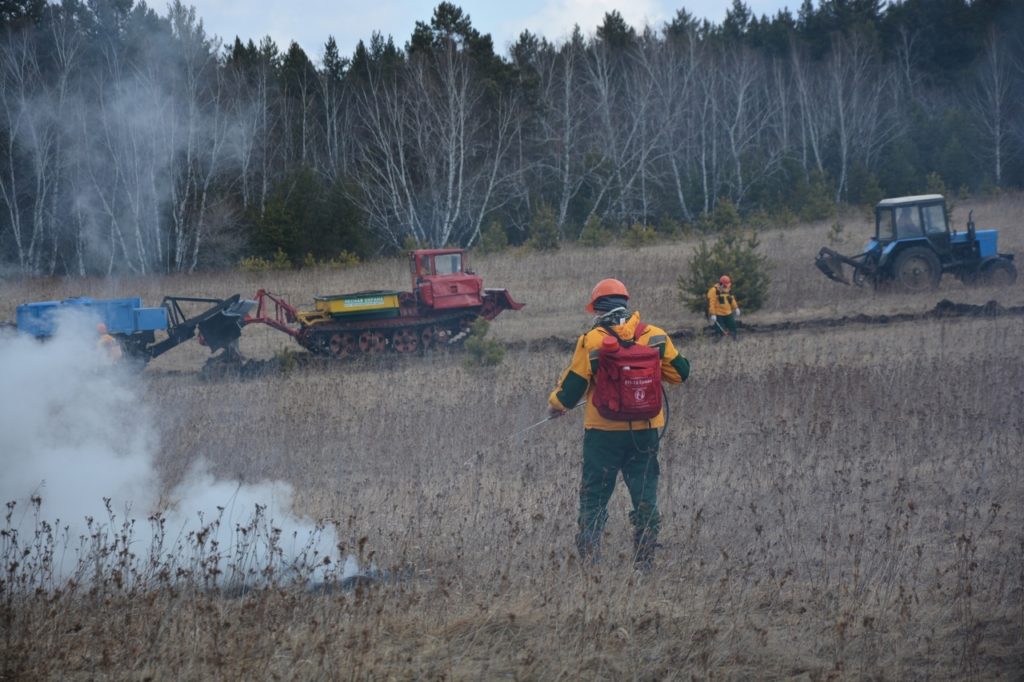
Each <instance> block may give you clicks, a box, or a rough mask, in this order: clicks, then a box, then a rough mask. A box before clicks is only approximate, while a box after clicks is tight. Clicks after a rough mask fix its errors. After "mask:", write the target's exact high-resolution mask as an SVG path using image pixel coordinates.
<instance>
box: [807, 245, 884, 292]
mask: <svg viewBox="0 0 1024 682" xmlns="http://www.w3.org/2000/svg"><path fill="white" fill-rule="evenodd" d="M870 255H871V254H870V253H862V254H860V255H859V256H853V257H850V256H844V255H843V254H841V253H839V252H838V251H834V250H832V249H830V248H828V247H827V246H825V247H822V249H821V250H820V251H818V257H817V258H815V259H814V264H815V265H816V266H818V269H819V270H821V272H822V273H823V274H824V275H825V276H826V277H828V278H829V279H830V280H832V281H833V282H839V283H840V284H846V285H849V284H850V280H849V279H847V278H846V273H845V272H844V270H843V265H849V266H850V267H851V268H853V275H852V279H853V284H856V285H857V286H864V283H865V282H866V281H868V279H869V278H870V277H871V276H872V275H873V274H874V271H875V268H874V264H873V263H872V262H871V261H870V260H869V257H870Z"/></svg>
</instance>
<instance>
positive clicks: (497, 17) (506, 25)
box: [149, 0, 800, 61]
mask: <svg viewBox="0 0 1024 682" xmlns="http://www.w3.org/2000/svg"><path fill="white" fill-rule="evenodd" d="M439 2H440V0H376V1H375V0H292V1H291V2H282V1H280V0H185V4H191V5H193V6H194V7H195V8H196V12H197V14H198V15H199V17H200V18H202V20H203V24H204V25H205V27H206V31H207V33H210V34H215V35H218V36H220V37H221V38H222V39H223V40H224V42H225V43H230V42H233V41H234V39H235V36H236V35H237V36H239V37H240V38H242V39H243V40H248V39H249V38H252V39H253V40H254V41H257V42H258V41H259V39H260V38H262V37H263V36H265V35H269V36H270V37H271V38H273V39H274V41H275V42H276V43H277V45H278V48H279V49H280V50H281V51H284V50H286V49H287V48H288V45H289V43H291V41H293V40H294V41H296V42H298V43H299V45H301V46H302V48H303V49H304V50H305V51H306V53H307V54H308V55H309V56H310V58H312V59H314V60H316V61H319V59H320V56H321V55H322V54H323V45H324V42H325V41H326V40H327V37H328V36H330V35H333V36H334V39H335V40H337V41H338V48H339V49H340V51H341V53H342V55H351V54H352V52H353V50H354V49H355V46H356V43H357V42H358V41H359V40H360V39H362V40H369V38H370V35H371V34H372V33H373V32H374V31H380V32H381V33H383V34H384V35H391V36H393V37H394V39H395V43H396V44H397V45H399V46H403V45H404V44H405V43H406V41H407V40H408V39H409V36H410V35H412V29H413V26H414V25H415V23H416V22H417V21H430V17H431V15H432V14H433V12H434V7H436V6H437V5H438V3H439ZM149 4H150V6H151V7H154V8H159V7H160V6H161V3H160V2H159V0H157V1H153V2H150V3H149ZM455 4H457V5H458V6H459V7H461V8H462V9H463V11H465V12H466V13H467V14H469V16H470V19H471V20H472V22H473V27H474V28H476V29H477V30H478V31H480V32H481V33H490V34H491V37H492V38H494V45H495V49H496V50H497V51H498V52H499V53H500V54H503V55H504V54H507V53H508V45H509V44H510V43H513V42H515V39H516V37H517V36H518V35H519V33H520V32H521V31H522V30H523V29H529V30H530V31H532V32H533V33H537V34H539V35H542V36H544V37H546V38H548V39H549V40H553V41H558V40H559V39H561V38H564V37H565V36H567V35H568V34H569V33H570V32H571V31H572V27H573V25H574V24H579V25H580V28H581V29H582V30H583V32H584V33H585V34H591V33H593V32H594V28H595V27H596V26H597V25H598V24H599V23H600V22H601V18H602V17H603V16H604V14H605V12H610V11H611V10H614V9H617V10H618V11H619V12H620V13H621V14H622V16H623V17H625V19H626V21H627V22H629V24H630V25H631V26H633V27H635V28H639V27H642V26H643V25H644V24H650V25H652V26H655V27H660V26H661V25H662V24H663V23H664V22H665V21H667V20H668V19H670V18H671V17H673V16H674V15H675V13H676V10H677V9H678V8H680V7H685V8H686V9H687V11H689V12H690V13H691V14H694V15H696V16H697V17H700V18H706V19H709V20H711V21H712V22H715V23H721V21H722V19H723V18H725V12H726V10H727V9H728V8H729V7H730V6H731V5H732V0H684V1H683V2H678V1H677V2H672V1H670V0H511V1H509V0H463V1H462V2H455ZM746 5H747V6H748V7H750V8H751V9H752V10H753V12H754V13H755V14H757V15H758V16H760V15H762V14H767V15H769V16H771V15H773V14H775V12H776V11H778V10H779V9H781V8H783V7H786V6H788V7H789V8H790V9H791V11H793V12H794V13H795V12H796V10H797V9H798V8H799V6H800V0H746Z"/></svg>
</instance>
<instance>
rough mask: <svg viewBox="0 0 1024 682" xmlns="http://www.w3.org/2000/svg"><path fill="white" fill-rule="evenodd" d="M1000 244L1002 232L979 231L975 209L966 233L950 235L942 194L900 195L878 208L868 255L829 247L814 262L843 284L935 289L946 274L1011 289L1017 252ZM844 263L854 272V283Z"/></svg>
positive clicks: (1015, 275) (918, 289)
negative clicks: (1003, 249) (1005, 250)
mask: <svg viewBox="0 0 1024 682" xmlns="http://www.w3.org/2000/svg"><path fill="white" fill-rule="evenodd" d="M998 241H999V231H998V230H978V229H975V227H974V219H973V211H972V212H971V213H970V214H968V218H967V230H966V231H965V232H957V231H955V230H954V231H950V229H949V221H948V214H947V212H946V200H945V199H944V198H943V196H942V195H941V194H924V195H920V196H912V197H896V198H892V199H883V200H882V201H880V202H879V203H878V205H877V206H875V236H874V238H873V239H871V240H870V241H868V243H867V246H866V247H865V248H864V252H863V253H861V254H859V255H857V256H844V255H842V254H840V253H837V252H836V251H833V250H832V249H830V248H827V247H825V248H822V249H821V251H819V252H818V257H817V259H815V261H814V264H815V265H817V266H818V269H819V270H821V271H822V272H823V273H824V274H825V276H826V277H828V278H829V279H831V280H833V281H836V282H840V283H842V284H850V281H851V280H852V282H853V284H855V285H857V286H864V285H865V284H870V285H871V286H873V287H880V286H892V287H894V288H896V289H900V290H903V291H908V292H918V291H927V290H929V289H934V288H936V287H937V286H939V280H941V279H942V275H943V274H944V273H949V274H952V275H953V276H955V277H956V278H957V279H959V280H960V281H962V282H963V283H964V284H992V285H999V286H1009V285H1011V284H1013V283H1014V282H1015V281H1017V268H1016V267H1014V264H1013V254H1009V253H999V250H998ZM844 265H849V266H850V267H851V268H852V269H853V271H852V275H851V277H850V278H849V279H847V277H846V273H845V272H844V267H843V266H844Z"/></svg>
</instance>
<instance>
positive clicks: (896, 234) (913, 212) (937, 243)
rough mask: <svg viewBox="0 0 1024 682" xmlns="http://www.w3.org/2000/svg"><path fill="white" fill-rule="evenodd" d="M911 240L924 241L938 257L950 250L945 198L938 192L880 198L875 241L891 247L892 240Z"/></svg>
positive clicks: (876, 211) (876, 216)
mask: <svg viewBox="0 0 1024 682" xmlns="http://www.w3.org/2000/svg"><path fill="white" fill-rule="evenodd" d="M914 240H920V241H922V242H923V241H924V240H927V241H928V242H929V243H930V245H931V247H932V248H933V249H934V251H935V252H936V253H937V254H939V255H940V256H941V255H942V254H947V253H949V251H950V236H949V224H948V223H947V221H946V201H945V199H944V198H943V197H942V195H941V194H922V195H919V196H911V197H898V198H894V199H883V200H882V201H880V202H879V203H878V205H877V206H875V241H876V242H877V243H878V244H881V245H882V246H883V247H890V246H891V245H893V244H895V242H906V241H914ZM886 250H889V249H886Z"/></svg>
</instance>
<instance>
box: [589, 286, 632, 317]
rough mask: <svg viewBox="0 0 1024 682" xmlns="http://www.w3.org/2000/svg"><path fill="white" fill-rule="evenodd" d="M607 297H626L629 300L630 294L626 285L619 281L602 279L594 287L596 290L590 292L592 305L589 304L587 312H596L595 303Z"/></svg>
mask: <svg viewBox="0 0 1024 682" xmlns="http://www.w3.org/2000/svg"><path fill="white" fill-rule="evenodd" d="M605 296H625V297H626V298H629V292H628V291H626V285H625V284H623V283H622V282H620V281H619V280H617V279H602V280H601V281H600V282H598V283H597V284H596V285H595V286H594V290H593V291H591V292H590V303H588V304H587V308H586V310H587V312H588V313H593V312H596V311H595V310H594V302H595V301H597V299H599V298H604V297H605Z"/></svg>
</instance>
